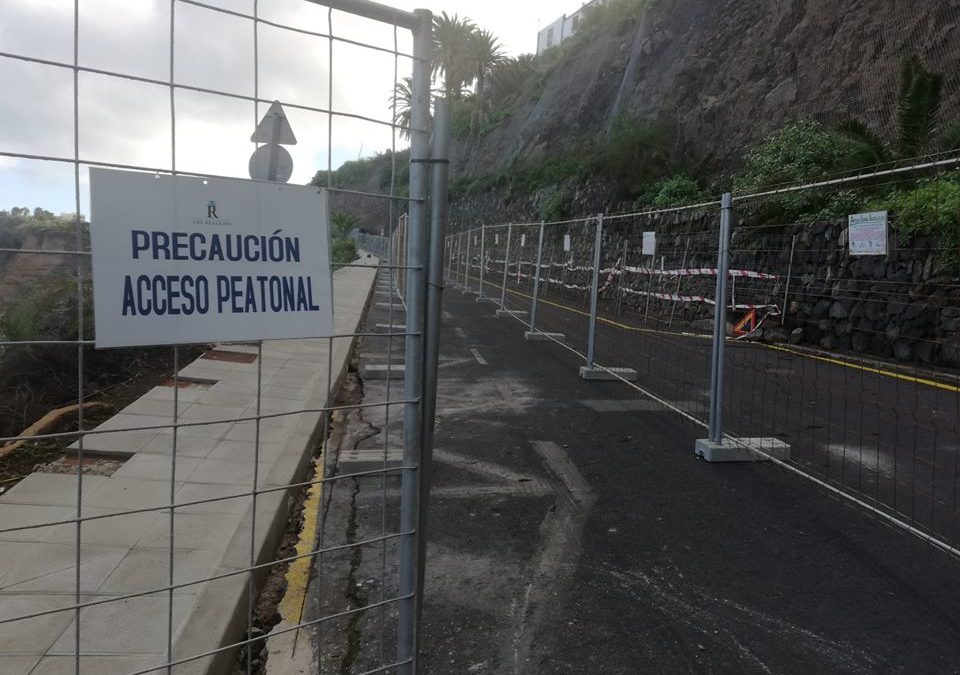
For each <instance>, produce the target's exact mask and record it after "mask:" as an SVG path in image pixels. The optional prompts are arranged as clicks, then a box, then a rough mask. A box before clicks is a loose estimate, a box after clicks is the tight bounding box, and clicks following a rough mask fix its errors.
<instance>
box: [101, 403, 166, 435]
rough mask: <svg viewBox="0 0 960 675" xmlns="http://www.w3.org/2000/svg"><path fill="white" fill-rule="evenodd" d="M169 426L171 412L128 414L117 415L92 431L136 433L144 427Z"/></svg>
mask: <svg viewBox="0 0 960 675" xmlns="http://www.w3.org/2000/svg"><path fill="white" fill-rule="evenodd" d="M171 407H172V406H171ZM169 424H173V410H170V411H168V412H166V413H163V414H158V415H142V414H141V415H134V414H130V413H118V414H117V415H114V416H113V417H111V418H110V419H108V420H107V421H106V422H104V423H103V424H100V425H97V426H96V427H95V428H94V429H93V430H94V431H127V430H131V431H138V430H140V429H142V428H144V427H148V428H149V427H161V426H167V425H169Z"/></svg>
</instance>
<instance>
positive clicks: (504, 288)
mask: <svg viewBox="0 0 960 675" xmlns="http://www.w3.org/2000/svg"><path fill="white" fill-rule="evenodd" d="M512 232H513V225H512V224H511V225H507V253H506V255H505V256H504V259H503V283H502V284H501V285H500V311H501V312H503V311H506V309H507V308H506V302H507V269H508V267H509V265H510V235H511V233H512Z"/></svg>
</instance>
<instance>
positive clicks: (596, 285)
mask: <svg viewBox="0 0 960 675" xmlns="http://www.w3.org/2000/svg"><path fill="white" fill-rule="evenodd" d="M602 245H603V214H602V213H601V214H600V215H599V216H597V234H596V239H595V241H594V244H593V284H592V285H591V288H590V331H589V333H588V335H587V368H593V361H594V358H593V357H594V348H595V347H596V343H597V296H598V295H599V294H600V248H601V246H602Z"/></svg>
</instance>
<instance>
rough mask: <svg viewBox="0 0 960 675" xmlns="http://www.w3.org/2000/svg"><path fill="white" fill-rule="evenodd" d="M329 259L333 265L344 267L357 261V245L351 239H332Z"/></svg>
mask: <svg viewBox="0 0 960 675" xmlns="http://www.w3.org/2000/svg"><path fill="white" fill-rule="evenodd" d="M330 258H331V261H332V262H333V264H334V265H345V264H347V263H352V262H353V261H354V260H356V259H357V243H356V242H355V241H354V240H353V239H334V241H333V248H332V249H331V252H330Z"/></svg>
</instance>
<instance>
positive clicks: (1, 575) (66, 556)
mask: <svg viewBox="0 0 960 675" xmlns="http://www.w3.org/2000/svg"><path fill="white" fill-rule="evenodd" d="M125 554H126V549H125V548H120V547H114V546H88V545H84V546H82V547H81V549H80V592H81V593H93V592H96V590H97V589H98V588H100V586H101V585H102V584H103V582H104V581H105V580H106V579H107V577H108V576H110V574H111V573H112V572H113V571H114V570H115V569H116V568H117V565H119V564H120V561H121V560H123V557H124V555H125ZM76 555H77V547H76V543H70V544H52V543H47V542H21V543H20V544H18V545H17V546H16V547H15V548H14V547H12V546H0V602H3V599H2V595H6V594H10V593H13V594H20V593H73V592H74V591H75V589H76V584H77V579H76ZM0 672H3V671H2V670H0Z"/></svg>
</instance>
